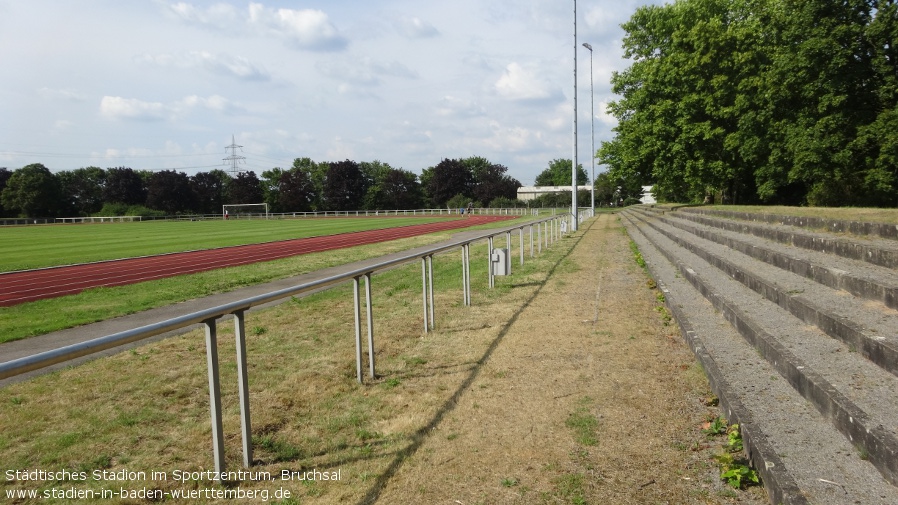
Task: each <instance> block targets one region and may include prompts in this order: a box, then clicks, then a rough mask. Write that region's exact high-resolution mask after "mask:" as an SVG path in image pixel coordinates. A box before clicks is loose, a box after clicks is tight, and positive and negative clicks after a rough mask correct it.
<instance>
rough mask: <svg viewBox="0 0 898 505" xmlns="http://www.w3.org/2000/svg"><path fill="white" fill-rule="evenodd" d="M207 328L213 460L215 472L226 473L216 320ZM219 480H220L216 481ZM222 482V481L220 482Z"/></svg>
mask: <svg viewBox="0 0 898 505" xmlns="http://www.w3.org/2000/svg"><path fill="white" fill-rule="evenodd" d="M203 325H204V326H205V327H206V368H207V369H208V371H209V414H210V416H211V418H212V459H213V460H214V463H215V472H216V474H218V476H221V474H222V472H224V471H225V458H224V438H223V437H222V428H221V381H220V380H219V375H218V336H217V332H216V328H215V319H209V320H206V321H204V322H203ZM216 480H219V479H216ZM219 482H220V480H219Z"/></svg>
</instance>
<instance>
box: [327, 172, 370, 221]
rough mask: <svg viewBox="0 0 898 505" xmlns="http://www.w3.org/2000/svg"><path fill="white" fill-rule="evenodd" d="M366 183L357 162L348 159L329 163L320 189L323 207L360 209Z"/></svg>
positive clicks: (328, 208)
mask: <svg viewBox="0 0 898 505" xmlns="http://www.w3.org/2000/svg"><path fill="white" fill-rule="evenodd" d="M368 185H369V182H368V180H367V179H366V178H365V177H364V175H363V174H362V170H361V168H360V167H359V164H358V163H356V162H354V161H350V160H345V161H340V162H335V163H329V167H328V169H327V172H326V174H325V177H324V189H323V191H322V196H323V197H324V207H325V209H327V210H358V209H361V208H362V203H363V201H364V197H365V192H366V191H367V190H368Z"/></svg>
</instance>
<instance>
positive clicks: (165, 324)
mask: <svg viewBox="0 0 898 505" xmlns="http://www.w3.org/2000/svg"><path fill="white" fill-rule="evenodd" d="M564 218H565V216H563V215H557V216H551V217H547V218H543V219H538V220H533V221H528V222H526V223H518V224H515V225H513V226H509V227H506V228H502V229H499V230H489V231H487V232H484V233H483V234H482V235H479V236H476V237H474V238H469V239H464V240H457V241H453V242H449V243H447V244H443V245H441V246H436V247H432V248H430V249H426V250H424V251H418V252H415V253H409V254H406V255H403V256H399V257H396V258H393V259H390V260H386V261H382V262H380V263H377V264H375V265H370V266H366V267H363V268H357V269H355V270H352V271H349V272H345V273H342V274H337V275H332V276H330V277H326V278H323V279H319V280H314V281H309V282H305V283H303V284H299V285H297V286H293V287H289V288H284V289H280V290H277V291H272V292H269V293H265V294H262V295H257V296H253V297H250V298H245V299H243V300H238V301H235V302H231V303H227V304H224V305H218V306H215V307H210V308H208V309H204V310H200V311H197V312H192V313H189V314H184V315H182V316H178V317H174V318H171V319H168V320H165V321H161V322H157V323H153V324H149V325H145V326H141V327H138V328H133V329H130V330H125V331H121V332H117V333H113V334H111V335H106V336H103V337H99V338H96V339H93V340H88V341H85V342H81V343H77V344H72V345H68V346H65V347H60V348H58V349H54V350H50V351H45V352H41V353H37V354H33V355H31V356H25V357H22V358H18V359H14V360H11V361H6V362H3V363H0V379H6V378H10V377H15V376H18V375H22V374H25V373H28V372H31V371H34V370H39V369H41V368H46V367H48V366H52V365H55V364H58V363H62V362H65V361H70V360H73V359H75V358H80V357H83V356H87V355H91V354H95V353H98V352H101V351H104V350H108V349H112V348H115V347H119V346H122V345H126V344H129V343H133V342H137V341H140V340H145V339H148V338H151V337H153V336H156V335H159V334H162V333H166V332H170V331H174V330H179V329H182V328H185V327H188V326H192V325H195V324H203V325H204V326H205V331H206V357H207V365H208V372H209V396H210V411H211V416H212V432H213V433H212V435H213V436H212V438H213V457H214V459H215V469H216V472H217V473H220V472H224V439H223V437H222V434H221V431H222V428H221V393H220V385H219V378H218V376H219V373H218V351H217V339H216V332H217V329H216V320H217V319H218V318H221V317H224V316H228V315H233V316H234V321H235V323H234V324H235V334H236V346H237V357H238V378H239V383H240V384H239V394H240V405H241V426H242V431H243V453H244V454H243V456H244V457H243V462H244V466H246V467H249V466H251V464H252V442H251V431H250V416H249V391H248V387H247V380H246V368H247V367H246V336H245V330H244V313H245V312H246V311H247V310H249V309H250V308H252V307H255V306H258V305H263V304H266V303H270V302H274V301H278V300H282V299H285V298H289V297H292V296H295V295H298V294H301V293H306V292H309V291H313V290H317V289H320V288H325V287H328V286H333V285H336V284H341V283H343V282H347V281H350V280H352V281H353V282H354V289H353V294H354V301H355V303H354V308H355V337H356V372H357V379H358V381H359V382H362V352H361V320H360V313H361V312H360V296H359V279H361V278H364V279H365V292H366V305H367V317H368V321H367V322H368V327H367V330H368V342H367V343H368V361H369V368H370V376H371V377H372V378H374V376H375V372H374V351H373V347H374V340H373V334H372V330H373V322H372V312H371V289H370V287H371V274H373V273H375V272H377V271H380V270H385V269H388V268H392V267H395V266H398V265H401V264H404V263H410V262H412V261H415V260H417V259H419V258H420V259H421V261H422V285H423V288H424V289H423V300H424V303H423V306H424V331H425V333H426V332H428V331H429V330H430V329H433V327H434V324H433V256H434V255H436V254H440V253H444V252H447V251H450V250H453V249H459V248H461V250H462V262H463V263H462V277H463V280H462V282H463V290H464V295H463V297H464V305H466V306H468V305H470V304H471V295H470V290H471V282H470V267H469V261H470V249H469V248H470V245H471V244H472V243H474V242H478V241H481V240H484V239H487V240H489V245H490V247H491V248H492V245H493V237H495V236H497V235H501V234H505V235H506V241H507V244H508V245H509V247H511V233H512V231H515V230H519V231H520V262H521V264H522V265H523V264H524V228H525V227H529V235H530V256H531V257H533V255H534V244H533V240H534V237H533V227H534V226H537V233H538V243H539V251H540V252H541V251H542V247H543V243H545V246H546V247H548V246H549V243H550V242H554V241H555V240H557V239H558V238H560V237H561V235H562V232H563V227H562V226H561V225H560V221H561V220H562V219H564ZM543 228H545V231H543ZM490 252H491V253H492V251H490ZM509 261H510V259H509ZM490 267H491V265H490ZM488 272H489V286H490V287H491V288H492V287H493V278H492V277H493V272H492V270H491V268H490V269H488Z"/></svg>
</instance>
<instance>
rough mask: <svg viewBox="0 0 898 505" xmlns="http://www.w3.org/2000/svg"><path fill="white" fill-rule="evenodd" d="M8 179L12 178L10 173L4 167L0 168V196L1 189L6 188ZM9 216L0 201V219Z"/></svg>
mask: <svg viewBox="0 0 898 505" xmlns="http://www.w3.org/2000/svg"><path fill="white" fill-rule="evenodd" d="M10 177H12V172H10V171H9V169H8V168H6V167H0V195H2V194H3V189H4V188H5V187H6V183H7V181H9V178H10ZM10 216H12V212H11V211H10V210H7V209H6V207H4V206H3V203H2V200H0V217H10Z"/></svg>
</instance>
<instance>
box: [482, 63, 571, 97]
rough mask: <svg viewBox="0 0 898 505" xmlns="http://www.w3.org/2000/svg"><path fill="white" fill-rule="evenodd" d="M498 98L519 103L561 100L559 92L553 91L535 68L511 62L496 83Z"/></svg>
mask: <svg viewBox="0 0 898 505" xmlns="http://www.w3.org/2000/svg"><path fill="white" fill-rule="evenodd" d="M495 88H496V91H497V92H498V93H499V95H500V96H502V97H504V98H508V99H511V100H521V101H554V100H559V99H561V91H560V90H558V89H553V88H552V86H551V85H550V84H549V83H548V82H547V81H546V80H545V78H543V77H542V76H541V75H540V73H539V72H538V69H537V68H536V67H535V66H523V65H521V64H519V63H516V62H512V63H509V64H508V66H506V67H505V73H504V74H503V75H502V77H500V78H499V80H498V81H496V84H495Z"/></svg>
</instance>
